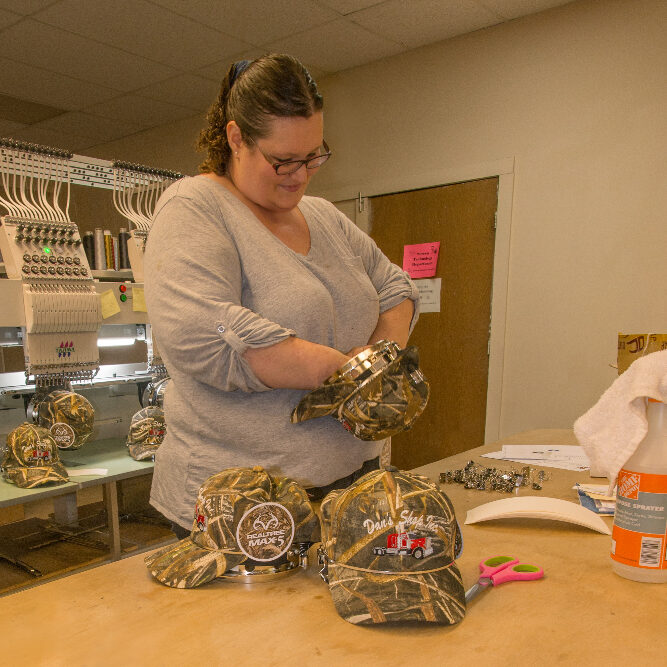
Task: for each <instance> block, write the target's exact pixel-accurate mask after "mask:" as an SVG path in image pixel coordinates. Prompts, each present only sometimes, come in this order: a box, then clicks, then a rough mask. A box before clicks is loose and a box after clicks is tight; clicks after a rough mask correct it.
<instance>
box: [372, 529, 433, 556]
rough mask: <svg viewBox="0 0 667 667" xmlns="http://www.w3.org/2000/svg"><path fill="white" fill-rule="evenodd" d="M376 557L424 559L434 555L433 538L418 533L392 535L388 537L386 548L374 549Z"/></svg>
mask: <svg viewBox="0 0 667 667" xmlns="http://www.w3.org/2000/svg"><path fill="white" fill-rule="evenodd" d="M373 553H374V554H375V555H376V556H387V555H393V556H412V557H413V558H417V559H420V558H424V556H430V555H431V554H432V553H433V546H432V545H431V538H430V537H426V536H423V537H422V536H419V535H417V534H416V533H407V532H399V533H390V534H389V535H387V546H386V547H374V548H373Z"/></svg>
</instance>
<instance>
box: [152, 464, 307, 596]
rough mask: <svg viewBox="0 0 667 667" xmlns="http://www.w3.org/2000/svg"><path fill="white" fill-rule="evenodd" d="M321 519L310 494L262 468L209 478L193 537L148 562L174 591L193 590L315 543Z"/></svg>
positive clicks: (200, 497)
mask: <svg viewBox="0 0 667 667" xmlns="http://www.w3.org/2000/svg"><path fill="white" fill-rule="evenodd" d="M317 526H318V519H317V516H316V515H315V513H314V511H313V508H312V506H311V504H310V501H309V500H308V496H307V494H306V491H305V490H304V489H303V488H302V487H301V486H299V485H298V484H297V483H296V482H295V481H294V480H291V479H289V478H287V477H272V476H271V475H269V473H268V472H266V471H265V470H264V468H261V467H259V466H256V467H254V468H229V469H227V470H223V471H222V472H219V473H217V474H215V475H212V476H211V477H209V478H208V479H207V480H206V481H205V482H204V484H202V486H201V488H200V489H199V493H198V494H197V502H196V504H195V516H194V521H193V523H192V532H191V533H190V537H187V538H185V539H184V540H181V541H180V542H177V543H176V544H175V545H169V546H166V547H163V548H162V549H159V550H158V551H156V552H154V553H152V554H150V555H149V556H147V557H146V559H145V563H146V566H147V567H148V569H149V570H150V573H151V574H152V575H153V576H154V577H155V578H156V579H157V580H158V581H159V582H161V583H163V584H165V585H166V586H171V587H173V588H194V587H196V586H200V585H202V584H205V583H207V582H209V581H212V580H213V579H215V578H216V577H222V576H223V575H224V574H225V573H229V571H230V570H231V569H232V568H235V567H237V566H239V565H241V564H242V563H246V562H252V563H256V564H260V565H262V564H265V565H268V564H271V563H272V562H274V561H276V560H279V559H280V558H282V557H283V556H284V555H285V554H286V553H287V552H288V550H290V547H292V545H293V544H301V543H312V541H313V540H312V537H313V533H314V531H315V529H316V528H317Z"/></svg>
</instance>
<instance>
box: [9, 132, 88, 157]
mask: <svg viewBox="0 0 667 667" xmlns="http://www.w3.org/2000/svg"><path fill="white" fill-rule="evenodd" d="M12 138H13V139H19V140H21V141H30V142H32V143H35V144H41V145H42V146H49V147H51V148H60V149H62V150H65V151H72V152H74V153H76V152H77V151H80V150H84V149H85V148H88V147H89V146H93V145H94V144H95V143H96V142H95V141H94V140H91V139H87V138H86V137H76V136H74V135H70V134H63V133H62V132H53V131H51V130H44V129H42V128H39V127H26V128H24V129H23V130H18V131H17V132H15V133H14V134H13V135H12Z"/></svg>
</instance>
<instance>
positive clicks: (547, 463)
mask: <svg viewBox="0 0 667 667" xmlns="http://www.w3.org/2000/svg"><path fill="white" fill-rule="evenodd" d="M482 456H485V457H486V458H490V459H500V460H503V461H515V462H517V463H524V464H526V465H529V466H533V467H538V468H563V469H564V470H588V469H589V468H590V467H591V464H590V461H589V460H588V456H586V452H584V449H583V447H579V446H577V445H503V448H502V451H500V452H490V453H488V454H482Z"/></svg>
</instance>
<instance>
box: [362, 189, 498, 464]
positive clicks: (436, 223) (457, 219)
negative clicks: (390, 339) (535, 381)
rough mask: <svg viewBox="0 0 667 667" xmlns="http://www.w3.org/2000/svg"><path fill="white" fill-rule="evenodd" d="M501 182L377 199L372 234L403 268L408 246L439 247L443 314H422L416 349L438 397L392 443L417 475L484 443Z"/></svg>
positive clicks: (399, 460)
mask: <svg viewBox="0 0 667 667" xmlns="http://www.w3.org/2000/svg"><path fill="white" fill-rule="evenodd" d="M497 202H498V179H497V178H487V179H482V180H478V181H469V182H466V183H457V184H454V185H445V186H440V187H434V188H426V189H423V190H414V191H411V192H402V193H398V194H391V195H382V196H378V197H372V198H371V199H370V204H371V211H370V216H371V223H370V224H371V226H370V234H371V236H372V237H373V239H374V240H375V242H376V243H377V244H378V245H379V247H380V248H381V249H382V250H383V251H384V253H385V254H386V255H387V256H388V257H389V259H390V260H391V261H392V262H395V263H396V264H398V265H399V266H402V264H403V246H404V245H407V244H414V243H430V242H432V241H440V256H439V258H438V266H437V272H436V276H435V277H436V278H441V279H442V285H441V293H440V312H439V313H423V314H422V315H421V317H420V318H419V321H418V322H417V326H416V327H415V330H414V332H413V333H412V336H411V337H410V342H409V344H410V345H416V346H417V347H418V348H419V354H420V367H421V368H422V370H423V371H424V375H425V376H426V378H427V380H428V381H429V383H430V385H431V397H430V400H429V403H428V405H427V407H426V409H425V410H424V413H423V414H422V416H421V417H420V418H419V419H418V420H417V421H416V422H415V424H414V426H413V428H412V429H411V430H410V431H406V432H405V433H400V434H399V435H397V436H394V437H393V438H392V463H393V464H394V465H396V466H398V467H399V468H401V469H404V470H405V469H408V470H409V469H410V468H414V467H417V466H420V465H424V464H426V463H430V462H432V461H437V460H438V459H441V458H444V457H446V456H450V455H452V454H456V453H458V452H462V451H465V450H467V449H471V448H472V447H478V446H479V445H482V444H483V443H484V426H485V420H486V391H487V381H488V370H489V356H488V342H489V323H490V318H491V286H492V278H493V255H494V241H495V212H496V208H497Z"/></svg>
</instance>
